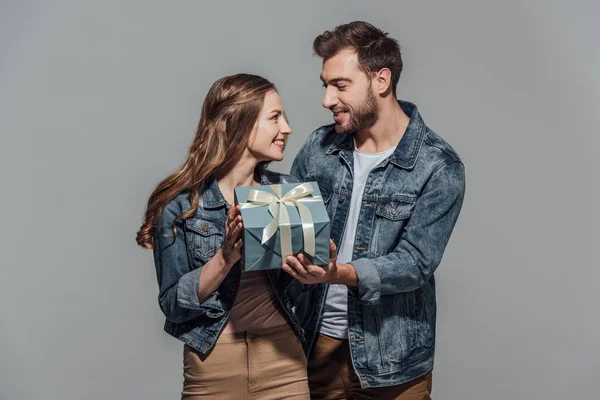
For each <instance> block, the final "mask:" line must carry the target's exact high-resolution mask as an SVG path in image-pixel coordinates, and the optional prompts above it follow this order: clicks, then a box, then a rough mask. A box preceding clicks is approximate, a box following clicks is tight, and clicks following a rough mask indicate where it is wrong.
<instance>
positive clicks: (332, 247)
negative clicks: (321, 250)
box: [329, 239, 337, 258]
mask: <svg viewBox="0 0 600 400" xmlns="http://www.w3.org/2000/svg"><path fill="white" fill-rule="evenodd" d="M336 255H337V246H336V245H335V243H334V242H333V240H331V239H329V258H334V257H335V256H336Z"/></svg>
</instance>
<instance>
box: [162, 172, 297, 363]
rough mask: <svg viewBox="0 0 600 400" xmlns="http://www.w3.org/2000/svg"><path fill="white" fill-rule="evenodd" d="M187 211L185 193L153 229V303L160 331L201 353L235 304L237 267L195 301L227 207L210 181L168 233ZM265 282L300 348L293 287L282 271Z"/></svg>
mask: <svg viewBox="0 0 600 400" xmlns="http://www.w3.org/2000/svg"><path fill="white" fill-rule="evenodd" d="M261 171H262V172H261V183H262V184H263V185H271V184H277V183H295V182H297V180H296V179H294V178H292V177H291V176H288V175H282V174H279V173H275V172H271V171H267V170H264V169H262V168H261ZM190 208H191V206H190V201H189V199H188V193H187V192H183V193H181V194H180V195H178V196H177V197H176V198H175V199H173V200H172V201H170V202H169V203H168V204H167V205H166V206H165V208H164V209H163V211H162V213H161V216H160V220H159V224H158V227H157V228H155V229H154V240H155V243H156V248H155V250H154V264H155V266H156V275H157V278H158V284H159V295H158V303H159V305H160V308H161V310H162V312H163V313H164V315H165V317H166V322H165V327H164V328H165V331H166V332H167V333H169V334H170V335H172V336H174V337H175V338H177V339H179V340H181V341H183V342H184V343H186V344H188V345H190V346H191V347H193V348H195V349H196V350H198V351H200V352H201V353H203V354H207V353H208V352H209V351H210V350H211V349H212V347H213V346H214V344H215V342H216V341H217V339H218V337H219V334H220V332H221V331H222V329H223V328H224V326H225V324H226V322H227V317H228V316H229V312H230V310H231V308H232V306H233V303H234V301H235V297H236V295H237V291H238V288H239V283H240V277H241V266H240V263H239V262H238V263H237V264H236V265H234V266H233V267H232V268H231V270H230V271H229V273H228V274H227V276H226V278H225V279H224V280H223V282H222V283H221V284H220V285H219V287H218V288H217V290H216V291H215V292H214V293H213V294H212V295H211V296H209V297H208V298H207V299H206V300H204V301H203V302H202V303H200V302H199V301H198V285H199V279H200V271H201V270H202V267H203V266H204V264H206V263H207V262H208V260H210V259H211V258H212V257H213V256H214V255H215V253H216V252H217V250H219V248H220V247H221V245H222V244H223V237H224V232H225V222H226V220H227V210H228V209H229V205H228V204H227V202H226V201H225V199H224V198H223V195H222V194H221V191H220V190H219V187H218V185H217V182H216V180H214V179H213V180H211V181H210V182H209V183H208V184H207V186H206V189H205V190H204V191H203V193H202V194H201V196H200V204H199V206H198V209H197V211H196V214H195V215H194V216H193V217H191V218H188V219H186V220H177V221H176V223H175V227H176V230H177V235H175V236H174V235H173V229H172V225H173V221H174V220H175V219H176V217H177V216H179V215H180V214H181V213H183V212H185V211H188V210H189V209H190ZM267 274H268V277H269V281H270V282H271V284H272V286H273V289H274V290H275V293H276V295H277V299H278V301H279V303H280V306H281V309H282V310H283V311H284V315H285V317H286V318H287V320H288V322H289V323H290V325H291V326H292V327H293V328H294V330H295V332H296V335H298V338H299V339H300V342H301V343H303V345H304V346H306V344H305V343H304V342H305V338H304V335H303V333H302V329H301V327H300V325H299V323H298V320H297V318H296V316H295V315H294V314H293V312H292V307H293V306H294V303H293V300H292V298H296V297H297V296H296V295H294V294H290V292H292V291H293V289H294V288H296V289H300V285H299V284H294V285H290V283H291V282H292V281H293V282H294V283H295V282H297V281H295V280H294V279H293V278H292V277H291V276H290V275H288V274H287V273H285V272H284V271H282V270H279V269H277V270H268V271H267Z"/></svg>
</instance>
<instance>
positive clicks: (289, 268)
mask: <svg viewBox="0 0 600 400" xmlns="http://www.w3.org/2000/svg"><path fill="white" fill-rule="evenodd" d="M281 269H283V270H284V271H285V272H287V273H288V274H290V275H291V276H292V277H293V278H295V279H296V280H298V281H300V282H302V283H306V279H304V277H302V276H300V275H299V274H298V273H296V271H294V270H293V269H292V267H290V266H289V265H288V264H283V267H281Z"/></svg>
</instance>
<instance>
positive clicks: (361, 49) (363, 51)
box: [313, 21, 402, 96]
mask: <svg viewBox="0 0 600 400" xmlns="http://www.w3.org/2000/svg"><path fill="white" fill-rule="evenodd" d="M344 49H352V50H355V51H356V52H357V53H358V62H359V64H360V67H361V69H362V70H363V71H364V72H365V73H366V74H367V75H369V76H372V75H373V74H374V73H376V72H378V71H380V70H381V69H382V68H388V69H389V70H390V72H391V73H392V74H391V75H392V93H393V94H394V96H395V95H396V85H398V80H399V79H400V73H401V72H402V55H401V54H400V45H399V44H398V42H397V41H396V40H395V39H392V38H391V37H389V36H388V34H387V33H386V32H383V31H382V30H381V29H377V28H375V27H374V26H373V25H371V24H369V23H368V22H364V21H354V22H350V23H349V24H344V25H340V26H337V27H335V29H333V30H331V31H325V32H323V33H322V34H321V35H319V36H317V37H316V39H315V41H314V42H313V50H314V52H315V54H316V55H318V56H319V57H321V58H322V59H323V61H326V60H328V59H330V58H331V57H333V56H335V55H336V54H337V53H339V52H340V51H342V50H344Z"/></svg>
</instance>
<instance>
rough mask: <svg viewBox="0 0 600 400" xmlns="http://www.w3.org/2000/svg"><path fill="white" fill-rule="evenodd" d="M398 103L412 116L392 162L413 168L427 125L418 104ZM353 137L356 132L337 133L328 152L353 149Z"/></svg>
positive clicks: (402, 166) (391, 157)
mask: <svg viewBox="0 0 600 400" xmlns="http://www.w3.org/2000/svg"><path fill="white" fill-rule="evenodd" d="M398 104H399V105H400V107H401V108H402V111H404V113H405V114H406V115H408V116H409V117H410V122H409V123H408V127H407V128H406V132H405V133H404V136H403V137H402V140H400V143H398V146H397V147H396V150H395V151H394V153H393V154H392V155H391V156H390V162H391V163H392V164H395V165H397V166H398V167H401V168H405V169H412V168H413V167H414V166H415V164H416V162H417V157H418V156H419V151H420V150H421V146H422V144H423V138H424V137H425V132H426V129H427V127H426V126H425V123H424V122H423V119H422V118H421V114H419V111H418V110H417V106H416V105H414V104H412V103H409V102H407V101H402V100H398ZM353 137H354V134H337V136H336V138H335V139H334V140H333V142H332V143H331V146H329V149H327V154H334V153H337V152H340V151H344V150H347V151H352V150H353V149H354V141H353V140H352V138H353Z"/></svg>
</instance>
